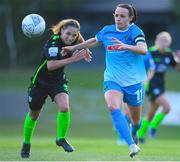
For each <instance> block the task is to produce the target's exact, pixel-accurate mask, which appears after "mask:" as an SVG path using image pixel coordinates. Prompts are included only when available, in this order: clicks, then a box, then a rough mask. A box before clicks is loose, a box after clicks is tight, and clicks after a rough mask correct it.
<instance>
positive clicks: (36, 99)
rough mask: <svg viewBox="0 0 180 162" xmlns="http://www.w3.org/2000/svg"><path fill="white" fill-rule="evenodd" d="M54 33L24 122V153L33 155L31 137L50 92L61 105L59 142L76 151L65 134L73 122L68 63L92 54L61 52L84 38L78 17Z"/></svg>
mask: <svg viewBox="0 0 180 162" xmlns="http://www.w3.org/2000/svg"><path fill="white" fill-rule="evenodd" d="M52 32H53V35H52V36H51V38H50V39H49V40H48V41H47V43H46V44H45V46H44V49H43V58H42V60H41V63H40V65H39V67H38V68H37V70H36V72H35V74H34V76H33V77H32V79H31V84H30V87H29V91H28V95H29V96H28V103H29V108H30V109H29V113H28V114H27V116H26V118H25V122H24V140H23V145H22V149H21V157H22V158H29V156H30V147H31V139H32V136H33V132H34V129H35V127H36V123H37V119H38V117H39V114H40V111H41V109H42V106H43V104H44V103H45V100H46V98H47V97H48V96H50V97H51V99H52V101H55V103H56V104H57V107H58V114H57V138H56V144H57V145H58V146H61V147H63V149H64V150H65V151H66V152H72V151H73V150H74V149H73V147H72V146H71V145H70V144H69V143H68V142H67V141H66V139H65V137H66V134H67V132H68V129H69V125H70V111H69V95H68V85H67V79H66V76H65V73H64V66H66V65H68V64H71V63H73V62H77V61H80V60H82V59H86V60H87V61H90V59H91V56H90V55H89V52H88V51H87V50H81V51H75V52H73V53H71V52H70V53H68V54H67V55H66V56H62V55H61V50H62V47H65V46H67V45H75V44H78V43H80V42H83V38H82V36H81V34H80V24H79V22H78V21H77V20H74V19H65V20H62V21H60V22H59V23H57V24H56V25H55V26H53V27H52Z"/></svg>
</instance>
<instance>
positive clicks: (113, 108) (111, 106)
mask: <svg viewBox="0 0 180 162" xmlns="http://www.w3.org/2000/svg"><path fill="white" fill-rule="evenodd" d="M107 107H108V109H109V110H110V111H113V110H115V109H117V107H118V106H117V105H116V104H113V103H107Z"/></svg>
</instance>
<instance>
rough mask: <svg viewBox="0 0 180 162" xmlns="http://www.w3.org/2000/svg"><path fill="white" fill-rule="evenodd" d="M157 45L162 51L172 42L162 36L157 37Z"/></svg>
mask: <svg viewBox="0 0 180 162" xmlns="http://www.w3.org/2000/svg"><path fill="white" fill-rule="evenodd" d="M156 45H157V46H158V48H159V49H160V50H161V51H165V49H166V48H168V47H169V46H170V42H169V40H168V38H166V37H164V36H162V37H159V38H157V39H156Z"/></svg>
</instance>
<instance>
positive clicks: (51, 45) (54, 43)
mask: <svg viewBox="0 0 180 162" xmlns="http://www.w3.org/2000/svg"><path fill="white" fill-rule="evenodd" d="M59 52H60V48H59V47H58V36H52V38H51V39H50V40H48V42H47V43H46V45H45V47H44V56H45V57H46V59H47V60H57V59H58V57H59Z"/></svg>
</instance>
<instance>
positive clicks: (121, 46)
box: [112, 38, 126, 50]
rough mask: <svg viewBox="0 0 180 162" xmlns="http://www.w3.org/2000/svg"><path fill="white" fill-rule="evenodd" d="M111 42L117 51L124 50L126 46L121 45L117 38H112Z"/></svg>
mask: <svg viewBox="0 0 180 162" xmlns="http://www.w3.org/2000/svg"><path fill="white" fill-rule="evenodd" d="M112 42H113V43H115V44H116V45H117V49H116V50H125V49H126V44H124V43H122V42H121V41H120V40H118V39H117V38H112Z"/></svg>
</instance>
